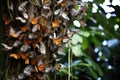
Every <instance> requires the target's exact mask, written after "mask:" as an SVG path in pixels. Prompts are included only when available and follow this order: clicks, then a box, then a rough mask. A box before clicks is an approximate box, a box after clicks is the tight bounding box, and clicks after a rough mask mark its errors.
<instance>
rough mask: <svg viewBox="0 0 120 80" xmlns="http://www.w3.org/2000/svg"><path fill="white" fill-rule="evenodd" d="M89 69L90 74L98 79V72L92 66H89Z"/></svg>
mask: <svg viewBox="0 0 120 80" xmlns="http://www.w3.org/2000/svg"><path fill="white" fill-rule="evenodd" d="M88 69H89V72H90V75H91V76H92V77H93V78H94V79H95V80H97V78H98V75H97V74H96V72H95V71H94V70H93V69H92V68H91V67H88Z"/></svg>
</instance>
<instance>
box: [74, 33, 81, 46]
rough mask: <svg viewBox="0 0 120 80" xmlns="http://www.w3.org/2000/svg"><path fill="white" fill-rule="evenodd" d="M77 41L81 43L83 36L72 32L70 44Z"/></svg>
mask: <svg viewBox="0 0 120 80" xmlns="http://www.w3.org/2000/svg"><path fill="white" fill-rule="evenodd" d="M78 42H80V43H82V42H83V38H82V37H81V36H80V35H78V34H74V35H73V37H72V44H77V43H78Z"/></svg>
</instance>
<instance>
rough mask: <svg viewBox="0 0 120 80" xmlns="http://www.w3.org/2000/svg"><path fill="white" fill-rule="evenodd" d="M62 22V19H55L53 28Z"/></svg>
mask: <svg viewBox="0 0 120 80" xmlns="http://www.w3.org/2000/svg"><path fill="white" fill-rule="evenodd" d="M60 22H61V21H60V20H55V21H53V22H52V27H53V28H56V27H58V26H59V24H60Z"/></svg>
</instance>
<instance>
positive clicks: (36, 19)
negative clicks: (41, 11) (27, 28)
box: [30, 16, 40, 25]
mask: <svg viewBox="0 0 120 80" xmlns="http://www.w3.org/2000/svg"><path fill="white" fill-rule="evenodd" d="M39 19H40V16H38V17H35V18H34V19H32V20H31V19H30V22H31V23H32V24H33V25H34V24H37V23H38V21H39Z"/></svg>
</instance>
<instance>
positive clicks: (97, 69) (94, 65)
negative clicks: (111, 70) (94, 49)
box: [84, 54, 103, 76]
mask: <svg viewBox="0 0 120 80" xmlns="http://www.w3.org/2000/svg"><path fill="white" fill-rule="evenodd" d="M84 56H85V57H86V58H85V61H86V62H87V63H88V64H90V65H91V67H92V68H93V69H94V70H95V71H97V72H98V74H99V75H100V76H103V72H102V69H101V68H100V66H99V65H98V64H97V63H95V62H94V61H93V60H92V59H91V57H89V56H88V55H85V54H84Z"/></svg>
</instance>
